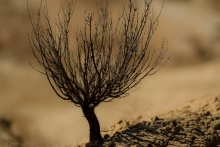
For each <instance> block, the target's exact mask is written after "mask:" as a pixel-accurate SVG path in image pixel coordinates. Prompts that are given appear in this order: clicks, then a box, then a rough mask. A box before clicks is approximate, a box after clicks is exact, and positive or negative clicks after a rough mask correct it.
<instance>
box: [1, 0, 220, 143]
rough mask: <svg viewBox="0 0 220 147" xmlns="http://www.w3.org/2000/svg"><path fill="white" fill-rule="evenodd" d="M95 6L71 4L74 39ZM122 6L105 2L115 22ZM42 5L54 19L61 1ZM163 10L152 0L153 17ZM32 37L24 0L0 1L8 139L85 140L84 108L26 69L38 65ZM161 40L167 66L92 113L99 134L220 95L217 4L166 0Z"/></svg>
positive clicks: (84, 0)
mask: <svg viewBox="0 0 220 147" xmlns="http://www.w3.org/2000/svg"><path fill="white" fill-rule="evenodd" d="M95 1H96V0H77V1H76V3H75V12H74V15H73V19H72V22H71V23H72V27H71V33H72V34H71V35H72V36H71V39H72V38H73V42H75V40H74V36H75V34H74V32H75V28H74V27H75V26H76V24H78V25H79V26H80V25H81V24H83V19H84V11H85V9H87V11H88V12H89V11H90V10H94V9H95V4H96V3H95ZM28 2H29V8H30V11H31V14H33V15H34V14H36V12H37V9H38V6H39V4H40V1H36V0H28ZM126 2H127V1H126V0H121V1H117V0H111V1H110V4H109V9H110V10H111V11H112V15H113V16H112V17H113V19H114V20H115V19H117V16H118V11H121V8H122V4H123V3H126ZM47 3H48V9H49V12H50V18H51V20H52V22H53V21H55V17H56V16H57V12H58V11H59V1H53V0H47ZM139 4H140V6H141V4H142V1H141V0H139ZM161 5H162V3H161V1H160V0H155V3H154V11H155V13H156V14H157V13H158V12H159V11H160V9H161ZM30 32H31V27H30V22H29V18H28V12H27V3H26V0H19V1H14V0H0V118H1V117H4V118H7V119H8V118H9V119H10V120H12V122H13V123H12V125H11V130H10V131H11V132H13V133H12V134H13V135H14V136H15V137H13V139H14V138H16V137H17V136H21V137H22V139H21V138H19V139H21V141H23V142H25V143H26V144H28V145H29V146H45V145H46V144H47V145H48V146H50V145H52V146H55V145H57V146H59V145H68V144H73V143H75V142H77V141H80V140H82V139H85V140H88V126H87V122H86V120H85V118H84V117H82V112H81V110H80V109H79V108H76V107H75V105H74V104H72V103H69V102H66V101H63V100H61V99H59V98H58V96H56V95H55V93H54V92H53V91H52V88H51V87H50V86H49V84H48V82H47V80H46V78H45V77H44V76H43V75H41V74H40V73H38V72H36V71H35V70H34V69H33V68H32V67H31V66H30V65H29V61H30V62H31V63H33V64H34V65H35V66H36V67H38V65H37V64H36V63H35V60H34V58H33V55H32V53H31V50H30V46H29V43H28V35H27V34H28V33H30ZM162 37H164V38H166V39H167V40H168V44H169V55H171V58H170V60H169V62H168V64H167V65H166V66H165V67H164V68H163V69H162V70H161V71H160V72H158V73H157V74H156V75H154V76H151V77H147V78H146V79H145V80H144V81H143V82H142V83H141V85H140V89H138V90H137V91H135V92H134V93H132V94H131V95H130V96H128V98H124V99H120V100H115V101H113V102H112V103H105V104H101V105H100V106H99V107H98V108H97V109H96V113H97V115H98V118H99V120H100V123H101V129H102V130H106V129H108V127H110V126H111V125H112V124H113V123H114V122H116V121H118V120H119V119H122V118H127V119H132V118H136V117H137V116H139V115H143V118H144V119H149V118H150V117H151V116H153V115H156V114H158V113H165V112H167V111H170V110H172V109H175V108H177V107H179V106H181V105H182V104H183V103H185V102H187V101H189V100H191V99H194V98H200V97H202V96H206V95H215V94H219V93H220V77H219V73H220V2H219V1H218V0H167V1H166V3H165V5H164V8H163V11H162V14H161V16H160V20H159V27H158V29H157V32H156V33H155V36H154V37H153V40H152V45H155V47H160V45H161V41H162ZM73 44H74V43H73ZM1 137H2V136H1V134H0V138H1ZM4 139H7V137H6V138H4ZM0 140H1V139H0ZM0 143H1V141H0Z"/></svg>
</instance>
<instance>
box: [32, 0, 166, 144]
mask: <svg viewBox="0 0 220 147" xmlns="http://www.w3.org/2000/svg"><path fill="white" fill-rule="evenodd" d="M128 1H129V3H128V6H127V7H126V6H124V7H123V13H122V14H121V16H119V17H118V20H117V22H115V23H114V22H113V20H112V18H111V16H110V12H109V10H108V2H107V1H105V2H101V1H100V2H99V3H97V16H95V13H88V14H86V17H85V25H84V26H83V28H82V29H79V30H78V31H77V32H76V41H77V44H76V46H75V48H76V49H71V48H74V47H73V46H70V45H69V44H70V40H69V24H70V20H71V17H72V14H73V8H74V7H73V2H72V1H71V2H66V1H65V2H64V1H63V2H62V3H61V10H62V11H61V12H62V14H58V20H57V22H56V23H55V25H56V29H53V27H52V26H51V21H50V19H49V16H48V9H47V6H45V11H44V12H45V13H44V15H43V18H42V15H41V8H42V7H41V6H40V8H39V11H38V14H37V17H36V19H33V17H31V15H30V22H31V24H32V33H31V34H29V41H30V45H31V48H32V51H33V54H34V56H35V58H36V60H37V61H38V63H39V64H40V65H41V66H42V67H43V68H44V72H41V71H40V72H41V73H43V74H44V75H46V77H47V79H48V81H49V83H50V85H51V87H52V88H53V90H54V91H55V93H56V94H57V95H58V96H59V97H60V98H62V99H63V100H68V101H71V102H73V103H74V104H75V105H76V106H78V107H81V109H82V111H83V114H84V116H85V117H86V119H87V121H88V123H89V126H90V141H103V137H102V136H101V134H100V125H99V121H98V119H97V117H96V114H95V107H97V106H98V105H99V104H100V103H101V102H110V101H112V100H113V99H117V98H122V97H125V96H127V95H128V94H129V93H130V92H131V89H134V88H135V87H136V86H137V85H138V84H139V83H140V82H141V80H143V79H144V78H145V77H146V76H150V75H153V74H155V73H156V72H158V71H159V70H160V69H161V68H162V67H163V66H164V64H165V63H166V61H167V60H168V58H167V57H166V54H167V42H166V40H165V39H163V41H162V45H161V48H160V50H155V49H154V48H153V49H152V48H151V47H150V46H149V44H150V40H151V38H152V36H153V34H154V32H155V31H156V29H157V26H158V18H159V16H160V13H161V12H160V13H159V15H158V16H155V15H154V13H153V12H152V0H144V9H143V10H141V11H140V9H139V7H138V5H137V1H133V0H128ZM161 10H162V9H161ZM29 14H30V12H29ZM94 17H97V21H95V20H94ZM42 19H43V21H45V23H42V21H41V20H42Z"/></svg>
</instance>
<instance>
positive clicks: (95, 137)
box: [82, 102, 103, 141]
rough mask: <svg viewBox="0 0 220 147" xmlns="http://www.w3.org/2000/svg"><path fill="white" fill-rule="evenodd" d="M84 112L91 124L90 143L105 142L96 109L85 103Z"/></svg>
mask: <svg viewBox="0 0 220 147" xmlns="http://www.w3.org/2000/svg"><path fill="white" fill-rule="evenodd" d="M82 111H83V114H84V115H85V117H86V119H87V121H88V123H89V128H90V135H89V136H90V141H103V138H102V136H101V133H100V125H99V121H98V119H97V117H96V114H95V108H94V107H93V106H91V105H89V103H88V102H84V104H83V106H82Z"/></svg>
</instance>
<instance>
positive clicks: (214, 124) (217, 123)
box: [210, 120, 220, 130]
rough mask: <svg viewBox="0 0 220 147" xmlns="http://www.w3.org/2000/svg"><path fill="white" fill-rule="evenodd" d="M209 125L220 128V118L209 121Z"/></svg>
mask: <svg viewBox="0 0 220 147" xmlns="http://www.w3.org/2000/svg"><path fill="white" fill-rule="evenodd" d="M210 126H211V127H212V128H213V129H214V130H220V120H215V121H213V122H211V124H210Z"/></svg>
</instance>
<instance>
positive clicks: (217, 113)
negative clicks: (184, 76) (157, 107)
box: [87, 96, 220, 147]
mask: <svg viewBox="0 0 220 147" xmlns="http://www.w3.org/2000/svg"><path fill="white" fill-rule="evenodd" d="M110 130H111V131H109V132H108V134H106V135H105V136H104V138H105V142H104V144H103V145H102V146H103V147H114V146H116V147H117V146H120V147H121V146H136V147H139V146H148V147H167V146H168V147H217V146H218V145H220V96H218V97H214V98H202V99H198V100H195V101H192V102H190V103H189V104H188V105H186V106H184V107H182V108H179V109H177V110H175V111H171V112H169V113H167V114H163V115H159V116H156V117H155V118H153V119H152V121H136V122H134V121H133V122H129V121H123V120H121V121H119V122H118V123H116V124H115V125H113V126H112V127H111V128H110ZM112 132H115V133H113V135H111V133H112ZM110 136H111V137H110ZM87 146H96V145H95V144H94V143H90V144H87Z"/></svg>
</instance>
